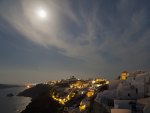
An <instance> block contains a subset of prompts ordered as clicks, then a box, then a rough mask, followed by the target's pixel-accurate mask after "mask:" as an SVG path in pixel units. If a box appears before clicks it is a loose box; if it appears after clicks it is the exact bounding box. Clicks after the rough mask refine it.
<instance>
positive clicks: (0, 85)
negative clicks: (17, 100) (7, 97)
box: [0, 84, 24, 89]
mask: <svg viewBox="0 0 150 113" xmlns="http://www.w3.org/2000/svg"><path fill="white" fill-rule="evenodd" d="M13 87H24V86H21V85H8V84H0V89H6V88H13Z"/></svg>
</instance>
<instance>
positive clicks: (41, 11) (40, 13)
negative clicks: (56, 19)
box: [37, 9, 47, 19]
mask: <svg viewBox="0 0 150 113" xmlns="http://www.w3.org/2000/svg"><path fill="white" fill-rule="evenodd" d="M37 15H38V17H40V18H43V19H44V18H46V17H47V12H46V11H45V10H44V9H39V10H38V11H37Z"/></svg>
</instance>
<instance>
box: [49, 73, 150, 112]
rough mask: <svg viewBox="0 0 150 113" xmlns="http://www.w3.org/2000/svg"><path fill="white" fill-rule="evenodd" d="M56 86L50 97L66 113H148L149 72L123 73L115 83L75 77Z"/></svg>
mask: <svg viewBox="0 0 150 113" xmlns="http://www.w3.org/2000/svg"><path fill="white" fill-rule="evenodd" d="M47 84H50V85H54V88H53V89H52V90H51V94H50V96H51V97H52V98H53V99H54V100H55V101H57V102H58V103H59V104H61V105H62V106H63V107H62V108H61V110H62V111H63V113H103V112H104V111H102V109H105V112H106V113H149V111H150V72H146V71H135V72H131V73H128V72H127V71H123V72H122V73H121V75H120V76H119V77H118V78H117V79H115V80H110V81H108V80H106V79H98V78H97V79H89V80H80V79H76V78H75V77H74V76H73V77H71V78H70V79H66V80H61V81H50V82H48V83H47Z"/></svg>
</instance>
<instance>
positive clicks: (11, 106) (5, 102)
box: [0, 87, 31, 113]
mask: <svg viewBox="0 0 150 113" xmlns="http://www.w3.org/2000/svg"><path fill="white" fill-rule="evenodd" d="M24 90H25V87H15V88H6V89H0V113H20V112H21V111H23V110H24V109H25V108H26V106H27V105H28V104H29V103H30V102H31V99H30V98H27V97H19V96H16V95H17V94H18V93H19V92H22V91H24ZM9 93H12V94H14V96H12V97H8V96H7V94H9Z"/></svg>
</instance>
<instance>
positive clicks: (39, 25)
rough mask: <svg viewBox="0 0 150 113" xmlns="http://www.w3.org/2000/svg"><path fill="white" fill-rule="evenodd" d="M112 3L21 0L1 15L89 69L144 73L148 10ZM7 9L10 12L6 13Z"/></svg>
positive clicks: (28, 35) (123, 0)
mask: <svg viewBox="0 0 150 113" xmlns="http://www.w3.org/2000/svg"><path fill="white" fill-rule="evenodd" d="M111 3H112V5H109V4H108V3H106V2H102V1H101V2H99V4H97V3H96V2H95V3H93V4H88V2H87V3H85V2H82V1H79V3H78V2H73V3H72V1H68V0H66V1H55V0H53V1H41V0H36V1H35V0H33V1H32V2H31V1H26V0H22V1H19V2H18V1H17V4H18V6H17V5H16V3H12V2H9V3H8V2H7V3H6V2H3V3H2V4H1V7H2V8H1V10H0V15H1V16H2V17H3V18H5V19H6V20H7V21H8V22H10V23H11V24H12V25H13V26H14V28H15V29H17V30H18V31H19V32H20V33H21V34H23V35H24V36H25V37H26V38H28V39H29V40H31V41H33V42H34V43H37V44H40V45H42V46H44V47H46V48H50V47H55V48H57V50H58V53H60V54H63V55H66V56H69V57H72V58H75V59H80V60H83V61H85V62H86V63H88V65H91V66H89V67H90V68H91V67H93V66H94V68H95V69H97V70H98V69H101V70H105V71H107V69H108V68H109V70H116V69H117V68H119V69H120V68H121V67H124V68H125V67H129V68H135V67H140V66H139V65H141V64H142V65H144V64H145V63H146V62H147V61H148V59H149V56H150V54H149V51H148V49H147V47H149V42H150V39H149V38H148V37H149V32H150V29H149V26H147V22H148V18H149V17H147V15H148V12H147V8H146V7H143V6H142V5H139V4H140V3H138V2H137V4H135V3H134V2H131V1H128V0H121V1H119V2H117V1H113V2H111ZM72 4H74V5H75V6H74V5H72ZM8 5H9V6H10V5H11V7H10V8H8V7H7V8H5V6H8ZM73 6H74V7H73ZM139 6H140V7H139ZM39 7H44V8H45V10H47V13H48V19H47V20H45V21H41V20H40V19H39V18H38V17H37V16H36V15H35V10H36V9H37V8H39ZM128 9H129V10H128ZM131 10H132V11H131ZM4 12H6V13H4ZM114 65H115V66H116V67H113V66H114ZM99 66H100V67H99ZM87 67H88V66H87ZM110 68H111V69H110Z"/></svg>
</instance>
